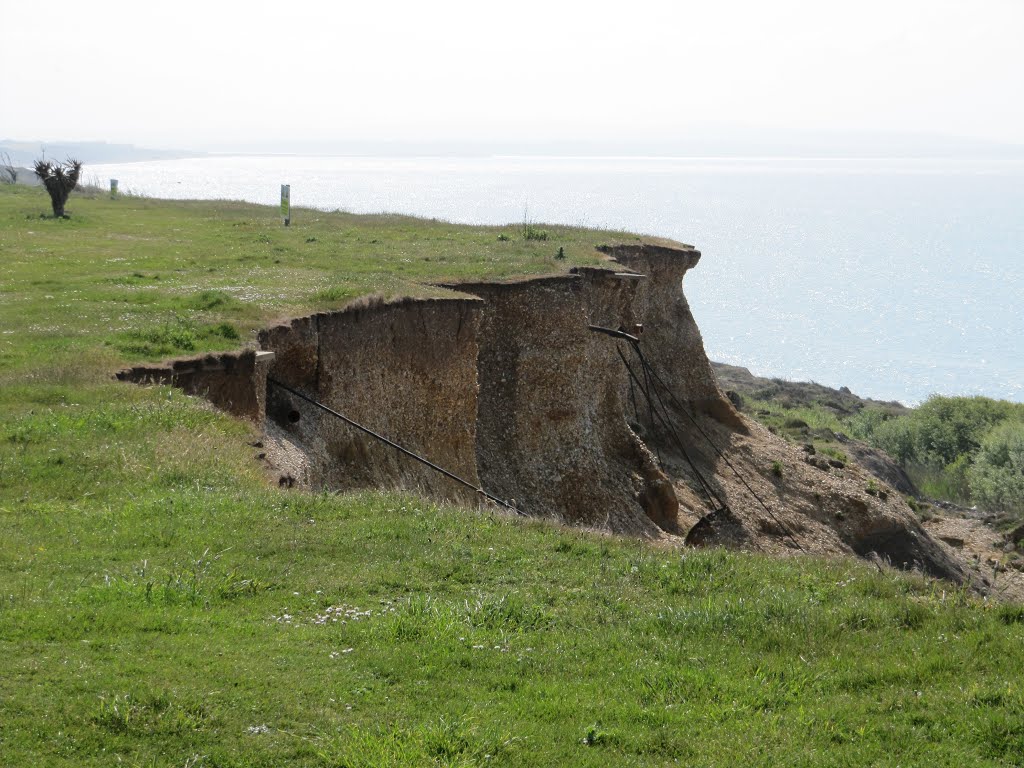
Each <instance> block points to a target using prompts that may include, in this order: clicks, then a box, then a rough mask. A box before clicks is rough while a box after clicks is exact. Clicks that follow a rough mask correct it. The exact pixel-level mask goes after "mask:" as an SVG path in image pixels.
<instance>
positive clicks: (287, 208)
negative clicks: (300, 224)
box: [281, 184, 292, 227]
mask: <svg viewBox="0 0 1024 768" xmlns="http://www.w3.org/2000/svg"><path fill="white" fill-rule="evenodd" d="M281 217H282V218H283V219H284V225H285V226H286V227H287V226H288V225H289V224H291V223H292V185H291V184H282V185H281Z"/></svg>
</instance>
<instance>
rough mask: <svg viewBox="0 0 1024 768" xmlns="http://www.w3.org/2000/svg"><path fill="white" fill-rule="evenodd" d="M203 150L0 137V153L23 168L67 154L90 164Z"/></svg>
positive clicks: (165, 157)
mask: <svg viewBox="0 0 1024 768" xmlns="http://www.w3.org/2000/svg"><path fill="white" fill-rule="evenodd" d="M205 154H206V153H205V152H193V151H187V150H175V149H147V148H144V147H136V146H135V145H133V144H108V143H107V142H105V141H54V142H48V141H18V140H14V139H0V156H3V155H7V156H9V157H10V160H11V163H12V164H13V165H17V166H23V167H25V168H31V167H32V165H33V164H34V163H35V161H36V160H38V159H39V158H41V157H46V158H48V159H50V160H66V159H67V158H69V157H71V158H74V159H76V160H81V161H82V162H83V163H85V164H86V165H88V164H90V163H133V162H141V161H144V160H172V159H174V158H179V157H198V156H202V155H205Z"/></svg>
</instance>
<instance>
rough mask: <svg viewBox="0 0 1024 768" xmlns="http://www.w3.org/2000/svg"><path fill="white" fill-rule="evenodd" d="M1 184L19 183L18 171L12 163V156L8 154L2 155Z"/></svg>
mask: <svg viewBox="0 0 1024 768" xmlns="http://www.w3.org/2000/svg"><path fill="white" fill-rule="evenodd" d="M0 182H3V183H4V184H17V183H18V169H17V168H15V167H14V163H12V162H11V156H10V155H9V154H7V153H6V152H3V153H0Z"/></svg>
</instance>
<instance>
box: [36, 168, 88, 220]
mask: <svg viewBox="0 0 1024 768" xmlns="http://www.w3.org/2000/svg"><path fill="white" fill-rule="evenodd" d="M35 171H36V176H38V177H39V179H40V180H41V181H42V182H43V186H45V187H46V191H47V192H49V193H50V202H51V203H53V216H54V218H56V219H64V218H67V217H66V216H65V215H64V204H65V203H66V202H67V201H68V195H70V194H71V190H73V189H74V188H75V187H76V186H78V177H79V176H81V174H82V164H81V163H80V162H79V161H78V160H72V159H70V158H68V159H67V160H65V161H64V162H63V163H56V162H50V161H49V160H36V164H35Z"/></svg>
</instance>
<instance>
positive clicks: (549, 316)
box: [460, 270, 678, 536]
mask: <svg viewBox="0 0 1024 768" xmlns="http://www.w3.org/2000/svg"><path fill="white" fill-rule="evenodd" d="M634 286H635V283H634V281H631V280H620V279H616V277H615V275H614V273H611V272H606V271H600V270H594V271H589V272H587V273H584V274H577V275H567V276H564V277H555V278H546V279H543V280H531V281H526V282H520V283H513V284H493V283H491V284H473V285H462V286H460V288H461V289H462V290H464V291H467V292H470V293H474V294H476V295H478V296H480V297H481V298H482V299H483V300H484V306H485V307H486V309H485V311H484V313H483V322H482V323H481V328H480V356H479V360H478V376H479V395H478V398H479V399H478V405H477V459H478V470H479V476H480V480H481V481H482V482H483V484H484V486H485V487H487V488H488V489H489V490H491V491H492V492H493V493H497V494H498V495H501V496H505V497H506V498H514V499H515V500H516V503H517V505H518V506H520V507H521V508H522V509H523V510H525V511H527V512H529V513H530V514H536V515H542V516H545V517H554V518H557V519H561V520H564V521H566V522H571V523H576V524H582V525H586V526H591V527H599V528H605V529H611V530H614V531H619V532H628V533H633V534H641V535H647V536H654V535H658V534H660V532H661V531H670V532H675V531H677V530H678V522H677V519H676V507H677V505H676V502H675V499H674V494H673V491H672V488H671V483H670V482H669V481H668V478H667V477H665V475H664V474H663V473H662V472H661V471H660V469H659V468H658V467H657V465H656V462H655V460H654V457H653V456H651V454H650V452H649V451H648V450H647V448H646V447H645V446H644V445H643V443H642V442H641V441H640V440H639V438H638V437H637V436H636V435H635V434H634V433H633V432H632V430H631V429H630V428H629V426H628V425H627V423H626V419H625V413H624V405H623V400H622V386H621V382H622V367H621V363H619V361H618V360H617V358H616V356H615V352H614V349H613V347H612V345H611V344H609V343H608V340H607V338H599V337H598V336H596V335H595V334H593V333H591V332H590V331H589V330H588V325H589V324H591V323H593V322H594V321H595V320H601V321H603V322H608V321H610V320H613V319H615V318H617V317H619V316H620V313H621V311H622V310H623V309H628V308H629V307H630V306H631V301H632V295H633V290H634Z"/></svg>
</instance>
